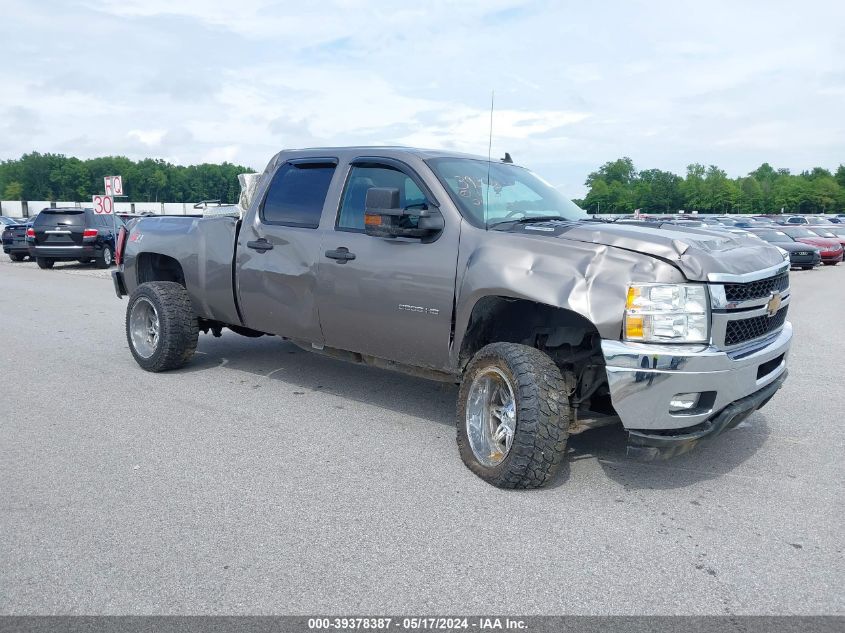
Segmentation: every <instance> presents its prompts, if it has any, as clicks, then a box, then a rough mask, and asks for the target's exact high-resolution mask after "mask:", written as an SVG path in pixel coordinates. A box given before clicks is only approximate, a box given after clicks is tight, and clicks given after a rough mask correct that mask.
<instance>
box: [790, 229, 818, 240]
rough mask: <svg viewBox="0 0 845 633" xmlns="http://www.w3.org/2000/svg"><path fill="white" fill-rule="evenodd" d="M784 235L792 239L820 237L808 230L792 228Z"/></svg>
mask: <svg viewBox="0 0 845 633" xmlns="http://www.w3.org/2000/svg"><path fill="white" fill-rule="evenodd" d="M784 233H786V234H787V235H789V236H791V237H815V238H817V237H818V235H816V234H815V233H813V232H812V231H809V230H807V229H798V228H792V229H787V230H785V231H784Z"/></svg>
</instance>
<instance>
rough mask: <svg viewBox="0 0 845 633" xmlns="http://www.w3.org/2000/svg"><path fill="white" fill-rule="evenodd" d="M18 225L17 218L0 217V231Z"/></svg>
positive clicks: (18, 220)
mask: <svg viewBox="0 0 845 633" xmlns="http://www.w3.org/2000/svg"><path fill="white" fill-rule="evenodd" d="M20 223H21V222H20V219H19V218H10V217H9V216H7V215H0V231H2V230H3V229H5V228H6V227H7V226H15V225H17V224H20Z"/></svg>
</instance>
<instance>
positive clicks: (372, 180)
mask: <svg viewBox="0 0 845 633" xmlns="http://www.w3.org/2000/svg"><path fill="white" fill-rule="evenodd" d="M373 187H390V188H394V189H399V204H400V205H401V206H402V207H403V208H404V207H408V206H410V205H415V204H423V203H425V194H424V193H423V192H422V191H420V188H419V187H418V186H417V184H416V183H415V182H414V181H413V180H412V179H411V177H410V176H408V175H406V174H404V173H402V172H401V171H399V170H398V169H393V168H392V167H386V166H384V167H377V166H357V165H356V166H353V167H352V169H351V170H350V172H349V178H348V179H347V181H346V187H345V188H344V190H343V199H342V200H341V203H340V211H339V212H338V216H337V225H336V226H337V228H338V229H340V230H343V231H363V230H364V202H365V201H366V198H367V191H368V190H369V189H371V188H373Z"/></svg>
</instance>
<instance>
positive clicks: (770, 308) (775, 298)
mask: <svg viewBox="0 0 845 633" xmlns="http://www.w3.org/2000/svg"><path fill="white" fill-rule="evenodd" d="M780 304H781V299H780V293H779V292H776V293H775V294H773V295H772V298H771V299H769V302H768V303H767V304H766V312H768V314H769V316H770V317H773V316H775V315H776V314H777V313H778V310H780Z"/></svg>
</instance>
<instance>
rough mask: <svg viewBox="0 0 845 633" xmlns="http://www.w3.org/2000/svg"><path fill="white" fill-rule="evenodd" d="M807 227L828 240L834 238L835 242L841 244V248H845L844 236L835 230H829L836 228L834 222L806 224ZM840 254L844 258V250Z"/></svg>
mask: <svg viewBox="0 0 845 633" xmlns="http://www.w3.org/2000/svg"><path fill="white" fill-rule="evenodd" d="M807 228H808V229H810V230H811V231H812V232H813V233H815V234H816V235H818V236H819V237H823V238H825V239H829V240H836V241H837V242H839V245H840V246H842V248H843V249H845V236H843V235H840V234H839V233H838V232H836V231H831V229H835V228H836V225H835V224H828V225H827V226H818V225H816V226H808V227H807ZM842 256H843V258H845V252H843V254H842Z"/></svg>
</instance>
